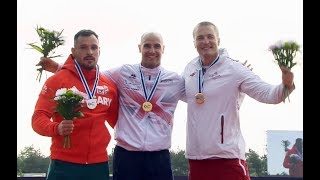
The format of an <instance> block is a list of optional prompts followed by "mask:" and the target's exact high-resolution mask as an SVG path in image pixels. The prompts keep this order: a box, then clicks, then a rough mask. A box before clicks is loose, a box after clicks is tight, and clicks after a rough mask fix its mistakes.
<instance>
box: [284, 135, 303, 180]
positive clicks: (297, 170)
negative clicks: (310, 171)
mask: <svg viewBox="0 0 320 180" xmlns="http://www.w3.org/2000/svg"><path fill="white" fill-rule="evenodd" d="M283 167H285V168H288V169H289V175H290V176H299V177H303V142H302V139H301V138H297V139H296V142H295V144H294V145H293V146H292V148H291V149H289V150H288V151H287V153H286V156H285V157H284V160H283Z"/></svg>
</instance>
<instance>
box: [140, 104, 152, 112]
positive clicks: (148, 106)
mask: <svg viewBox="0 0 320 180" xmlns="http://www.w3.org/2000/svg"><path fill="white" fill-rule="evenodd" d="M142 109H143V110H144V111H146V112H149V111H151V110H152V104H151V102H144V103H143V104H142Z"/></svg>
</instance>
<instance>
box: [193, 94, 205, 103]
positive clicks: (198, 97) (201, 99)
mask: <svg viewBox="0 0 320 180" xmlns="http://www.w3.org/2000/svg"><path fill="white" fill-rule="evenodd" d="M195 98H196V102H197V103H198V104H202V103H204V95H203V94H202V93H197V94H196V95H195Z"/></svg>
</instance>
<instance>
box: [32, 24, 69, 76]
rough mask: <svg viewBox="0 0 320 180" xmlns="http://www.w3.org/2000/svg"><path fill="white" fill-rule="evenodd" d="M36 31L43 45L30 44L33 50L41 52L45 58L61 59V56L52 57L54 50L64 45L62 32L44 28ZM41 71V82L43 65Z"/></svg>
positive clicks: (38, 28) (39, 74) (39, 69)
mask: <svg viewBox="0 0 320 180" xmlns="http://www.w3.org/2000/svg"><path fill="white" fill-rule="evenodd" d="M36 31H37V33H38V35H39V37H40V41H41V45H40V46H38V45H35V43H28V45H29V46H31V47H32V48H33V49H35V50H37V51H39V52H40V53H42V55H43V57H47V58H54V57H60V56H61V55H56V56H52V55H53V54H54V53H55V52H54V50H55V49H56V48H57V47H58V46H60V45H63V44H64V40H63V38H62V36H61V34H62V31H63V30H62V31H61V32H58V31H49V30H47V29H45V28H43V27H38V26H37V28H36ZM37 71H39V73H38V75H37V80H38V79H39V81H40V80H41V75H42V71H43V66H42V65H41V67H40V68H38V69H37Z"/></svg>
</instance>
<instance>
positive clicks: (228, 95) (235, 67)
mask: <svg viewBox="0 0 320 180" xmlns="http://www.w3.org/2000/svg"><path fill="white" fill-rule="evenodd" d="M199 69H201V65H200V62H199V57H196V58H194V59H193V60H192V61H190V62H189V63H188V64H187V66H186V67H185V70H184V72H183V78H184V79H185V88H186V102H187V103H188V116H187V144H186V158H188V159H207V158H239V159H243V160H245V141H244V139H243V136H242V133H241V130H240V122H239V108H240V105H241V103H242V100H243V98H244V95H243V93H245V94H247V95H249V96H250V97H252V98H254V99H256V100H257V101H260V102H263V103H269V104H277V103H280V102H282V91H283V89H284V86H283V85H282V84H280V85H277V86H275V85H271V84H268V83H266V82H264V81H262V80H261V79H260V78H259V77H258V76H257V75H255V74H254V73H253V72H252V71H251V70H250V69H249V68H247V67H246V66H244V65H242V64H241V62H238V61H235V60H233V59H231V58H229V57H228V55H227V53H226V51H225V50H224V49H221V50H220V58H219V60H218V61H217V63H215V64H214V65H213V66H211V67H210V68H208V69H207V70H206V73H205V74H204V85H203V94H204V96H205V102H204V103H203V104H197V103H196V101H195V94H196V93H198V70H199Z"/></svg>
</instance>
